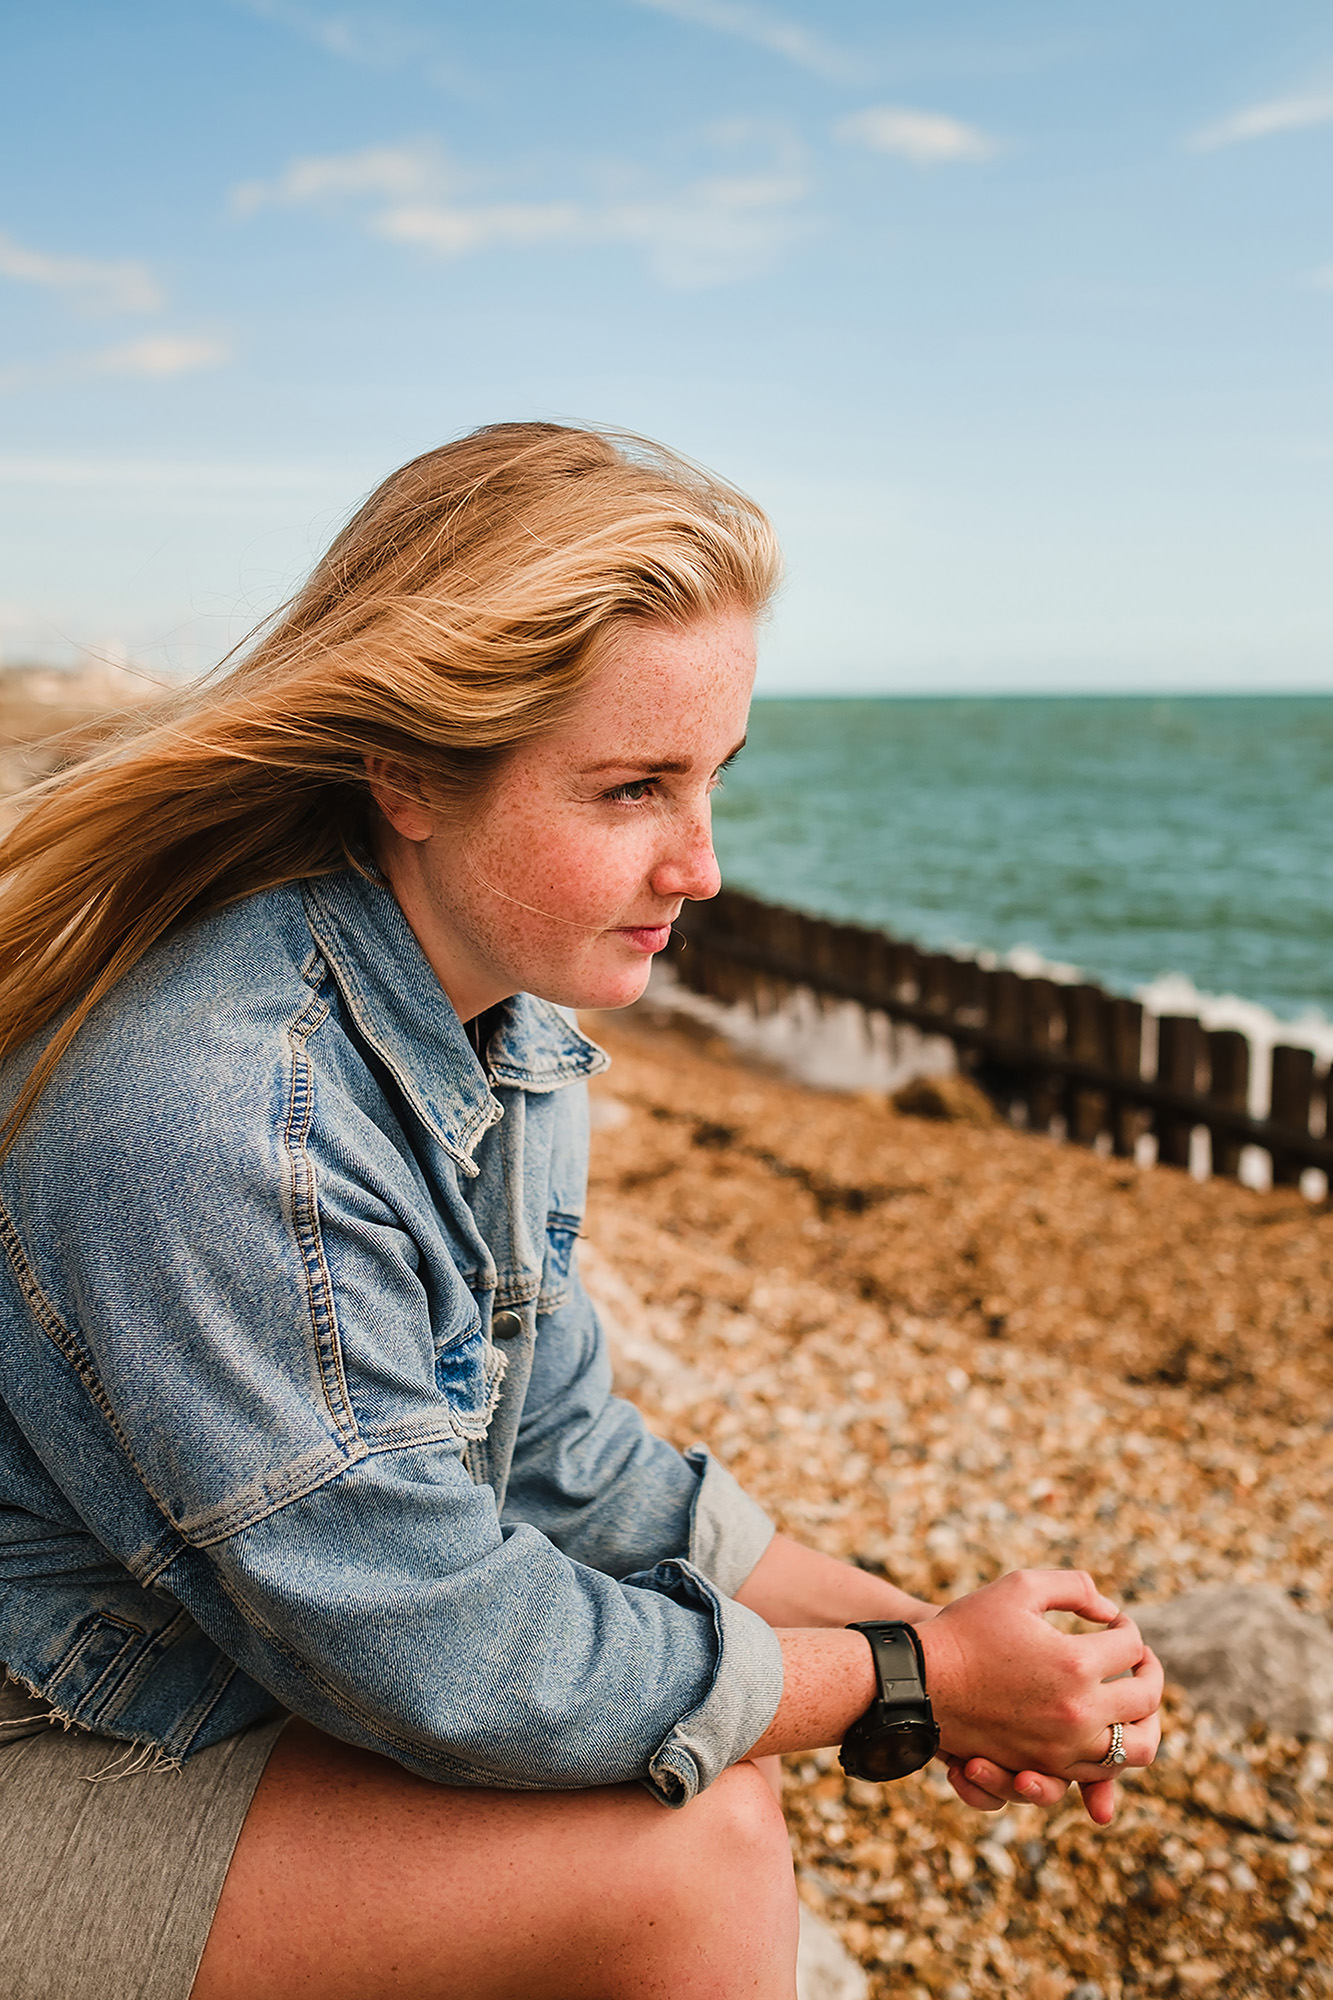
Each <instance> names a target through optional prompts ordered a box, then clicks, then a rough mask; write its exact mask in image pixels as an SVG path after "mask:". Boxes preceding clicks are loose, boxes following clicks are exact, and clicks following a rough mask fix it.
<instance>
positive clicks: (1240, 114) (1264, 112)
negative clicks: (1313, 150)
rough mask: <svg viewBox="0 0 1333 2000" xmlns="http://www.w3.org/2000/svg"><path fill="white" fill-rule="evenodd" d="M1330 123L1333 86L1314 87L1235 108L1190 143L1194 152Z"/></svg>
mask: <svg viewBox="0 0 1333 2000" xmlns="http://www.w3.org/2000/svg"><path fill="white" fill-rule="evenodd" d="M1329 124H1333V90H1321V91H1310V92H1307V93H1306V94H1305V95H1303V96H1299V95H1298V96H1295V97H1274V98H1271V99H1270V100H1269V101H1268V102H1267V103H1266V104H1250V105H1247V106H1246V107H1245V109H1244V110H1242V111H1233V112H1232V114H1231V116H1230V117H1229V118H1223V119H1220V120H1219V121H1218V123H1217V124H1216V125H1206V126H1205V127H1204V128H1203V130H1202V131H1201V132H1196V133H1194V135H1193V136H1192V137H1191V138H1190V140H1189V141H1188V144H1189V146H1190V149H1191V150H1192V151H1193V152H1196V153H1211V152H1214V151H1215V150H1216V149H1217V148H1218V147H1219V146H1239V145H1243V144H1244V143H1245V142H1246V140H1249V139H1271V138H1272V137H1273V136H1274V134H1275V133H1278V132H1302V131H1305V130H1307V129H1308V128H1309V127H1310V126H1312V125H1329Z"/></svg>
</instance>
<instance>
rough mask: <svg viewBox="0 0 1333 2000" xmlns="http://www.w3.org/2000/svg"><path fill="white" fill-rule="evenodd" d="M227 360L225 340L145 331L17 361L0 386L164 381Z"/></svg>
mask: <svg viewBox="0 0 1333 2000" xmlns="http://www.w3.org/2000/svg"><path fill="white" fill-rule="evenodd" d="M231 358H232V350H231V347H230V346H229V344H228V343H227V342H226V341H224V340H216V339H213V338H211V337H209V336H207V335H202V334H186V333H149V334H145V335H144V336H143V337H142V338H141V339H139V340H127V341H124V342H122V343H121V344H120V345H118V346H115V347H99V348H94V349H93V350H92V351H91V352H88V353H82V354H65V355H60V356H58V357H57V358H56V359H54V360H52V361H44V362H37V363H33V364H29V365H26V366H24V365H20V366H19V367H17V368H9V369H6V370H5V371H4V372H3V373H0V390H4V391H8V392H11V393H12V392H13V391H14V390H16V389H33V388H43V387H53V386H55V385H57V384H59V383H62V382H88V381H95V380H97V379H99V378H101V377H106V376H124V377H138V378H139V379H140V380H141V381H159V382H160V381H165V380H167V379H168V378H170V377H171V376H173V375H193V374H195V373H197V372H198V370H199V369H201V368H219V367H221V366H222V364H223V363H224V362H226V361H230V360H231Z"/></svg>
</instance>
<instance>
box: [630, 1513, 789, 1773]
mask: <svg viewBox="0 0 1333 2000" xmlns="http://www.w3.org/2000/svg"><path fill="white" fill-rule="evenodd" d="M737 1490H738V1491H739V1488H738V1489H737ZM627 1581H628V1582H632V1583H634V1584H637V1585H640V1586H646V1587H647V1588H649V1589H653V1590H659V1591H661V1592H662V1594H663V1596H665V1597H670V1598H673V1599H674V1600H675V1601H676V1602H677V1603H678V1604H688V1605H690V1606H691V1608H693V1609H695V1610H707V1611H709V1612H711V1614H712V1619H713V1632H714V1637H715V1641H716V1644H717V1665H716V1667H715V1669H714V1672H713V1678H712V1682H711V1684H710V1686H709V1688H708V1690H707V1692H706V1693H705V1695H704V1697H703V1700H702V1701H701V1702H700V1703H699V1704H698V1706H697V1707H695V1708H693V1709H691V1710H690V1712H689V1714H688V1715H685V1716H682V1717H681V1719H680V1721H679V1722H677V1723H676V1724H675V1725H674V1727H673V1728H672V1729H671V1730H670V1731H669V1732H668V1734H667V1735H666V1736H665V1737H664V1739H663V1740H662V1742H661V1743H660V1744H659V1745H658V1747H657V1749H656V1750H655V1751H654V1752H653V1754H652V1755H651V1757H650V1758H649V1759H648V1769H647V1774H646V1776H645V1778H644V1783H645V1784H646V1785H647V1787H648V1789H649V1791H650V1792H652V1793H653V1795H654V1796H655V1797H656V1798H658V1799H660V1800H661V1801H662V1804H663V1805H668V1806H684V1805H688V1804H689V1802H690V1800H691V1799H692V1798H694V1797H695V1795H696V1794H697V1793H699V1792H701V1791H702V1790H703V1788H704V1786H705V1785H711V1784H712V1782H713V1780H714V1778H718V1777H720V1776H721V1775H722V1773H723V1771H725V1770H726V1769H727V1767H728V1765H730V1764H736V1763H739V1762H740V1760H741V1758H742V1757H744V1756H745V1755H746V1754H747V1753H748V1752H749V1751H750V1750H751V1749H752V1748H753V1746H754V1744H756V1743H757V1742H758V1740H759V1738H760V1737H761V1736H762V1735H763V1733H764V1731H765V1730H766V1729H767V1728H768V1725H769V1723H770V1722H771V1721H772V1720H773V1717H774V1716H775V1715H776V1713H777V1708H778V1703H779V1702H780V1701H781V1699H782V1646H781V1643H780V1641H779V1639H778V1635H777V1633H776V1632H775V1631H774V1630H773V1628H772V1626H771V1625H766V1624H765V1623H764V1620H763V1619H762V1618H760V1617H759V1616H758V1614H757V1613H756V1612H753V1611H749V1610H747V1609H746V1607H745V1606H744V1605H743V1604H737V1603H735V1602H734V1600H733V1599H732V1598H730V1597H723V1596H721V1595H719V1593H718V1591H717V1590H716V1589H715V1588H714V1587H713V1585H712V1584H711V1583H710V1582H709V1580H708V1579H707V1578H706V1577H704V1576H701V1575H700V1573H699V1571H698V1570H697V1569H695V1567H694V1565H693V1564H692V1563H688V1562H683V1561H681V1560H679V1559H678V1558H673V1559H671V1560H669V1561H667V1562H662V1563H659V1564H658V1565H657V1567H656V1569H653V1570H650V1571H648V1572H647V1573H646V1574H644V1575H640V1576H636V1577H633V1578H629V1579H627Z"/></svg>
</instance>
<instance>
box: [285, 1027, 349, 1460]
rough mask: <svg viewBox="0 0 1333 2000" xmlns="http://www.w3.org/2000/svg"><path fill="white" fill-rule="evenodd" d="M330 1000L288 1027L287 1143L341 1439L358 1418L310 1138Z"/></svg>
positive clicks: (299, 1232) (313, 1321)
mask: <svg viewBox="0 0 1333 2000" xmlns="http://www.w3.org/2000/svg"><path fill="white" fill-rule="evenodd" d="M328 1014H329V1008H328V1002H327V1001H326V1000H324V999H322V998H319V999H315V1000H312V1001H311V1003H310V1006H309V1007H308V1008H307V1009H306V1011H305V1012H304V1013H303V1014H300V1015H298V1016H297V1018H296V1020H295V1021H293V1023H292V1025H291V1028H290V1029H289V1031H288V1033H289V1038H290V1040H291V1045H292V1081H291V1096H290V1098H289V1100H288V1106H287V1121H286V1124H285V1126H284V1128H283V1135H282V1137H283V1144H284V1146H285V1147H286V1149H287V1158H288V1161H289V1163H290V1171H291V1196H292V1227H293V1229H294V1231H295V1234H296V1248H297V1251H298V1253H299V1255H300V1258H301V1270H302V1273H303V1275H304V1278H305V1287H306V1300H307V1304H308V1305H309V1308H310V1329H311V1332H312V1334H313V1335H314V1341H315V1355H316V1359H317V1362H318V1366H319V1377H320V1386H321V1388H322V1389H323V1391H324V1401H325V1403H326V1404H327V1405H328V1411H329V1415H330V1417H332V1419H333V1422H334V1425H335V1427H336V1429H337V1432H338V1436H339V1438H340V1439H344V1440H346V1439H348V1438H355V1436H356V1418H355V1416H354V1415H353V1412H352V1403H351V1397H350V1396H349V1394H348V1391H347V1378H346V1375H345V1374H344V1372H343V1363H342V1347H341V1343H340V1341H339V1339H338V1320H337V1315H336V1312H335V1310H334V1304H333V1280H332V1277H331V1276H330V1273H329V1267H328V1264H327V1261H326V1260H325V1256H324V1241H323V1237H322V1236H321V1234H320V1227H319V1201H318V1197H317V1194H316V1190H315V1165H314V1161H313V1160H312V1159H311V1158H310V1154H309V1151H308V1146H307V1142H308V1140H309V1137H310V1121H311V1118H312V1116H313V1114H314V1104H315V1090H314V1083H313V1080H312V1077H311V1069H310V1050H309V1046H308V1044H309V1039H310V1036H311V1035H312V1034H313V1033H314V1031H315V1029H316V1028H318V1027H319V1026H320V1025H321V1023H323V1022H324V1021H326V1020H327V1019H328Z"/></svg>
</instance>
